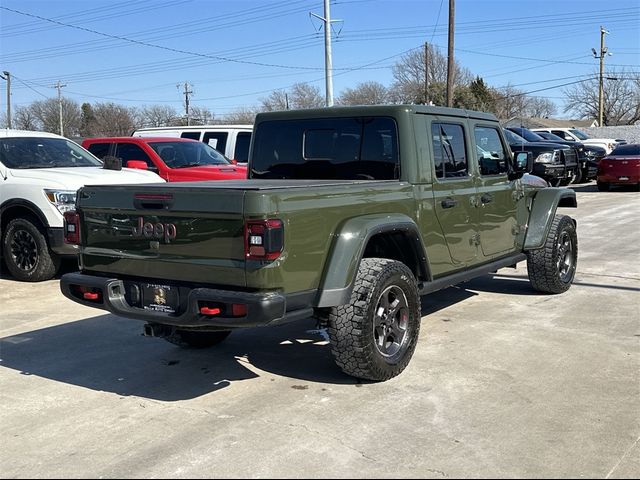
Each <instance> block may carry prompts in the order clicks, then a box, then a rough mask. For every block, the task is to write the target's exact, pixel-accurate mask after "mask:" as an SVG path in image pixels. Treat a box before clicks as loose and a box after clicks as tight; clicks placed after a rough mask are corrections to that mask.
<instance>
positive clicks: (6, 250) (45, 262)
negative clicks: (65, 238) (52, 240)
mask: <svg viewBox="0 0 640 480" xmlns="http://www.w3.org/2000/svg"><path fill="white" fill-rule="evenodd" d="M16 228H21V229H23V230H27V231H28V232H29V233H30V234H31V236H32V237H33V239H34V240H35V242H36V245H37V248H38V260H37V263H36V266H35V268H34V269H33V270H31V271H30V272H25V271H24V270H22V269H21V268H20V267H18V266H17V265H16V264H15V263H14V262H13V259H12V258H11V237H12V236H13V232H14V230H15V229H16ZM2 250H3V256H4V262H5V264H6V266H7V269H8V270H9V272H10V273H11V275H13V276H14V277H15V278H16V279H18V280H21V281H23V282H41V281H43V280H49V279H51V278H52V277H53V276H54V275H55V274H56V273H57V271H58V269H59V268H60V257H59V256H58V255H56V254H55V253H53V252H51V251H50V250H49V243H48V242H47V237H46V234H45V233H44V232H43V231H42V227H41V225H40V223H39V222H38V221H37V220H35V219H32V218H30V217H18V218H14V219H13V220H11V221H10V222H9V223H8V224H7V227H6V229H5V231H4V235H3V237H2Z"/></svg>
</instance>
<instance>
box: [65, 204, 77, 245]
mask: <svg viewBox="0 0 640 480" xmlns="http://www.w3.org/2000/svg"><path fill="white" fill-rule="evenodd" d="M64 243H70V244H72V245H79V244H80V215H79V214H78V212H75V211H70V212H64Z"/></svg>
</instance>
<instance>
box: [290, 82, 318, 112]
mask: <svg viewBox="0 0 640 480" xmlns="http://www.w3.org/2000/svg"><path fill="white" fill-rule="evenodd" d="M291 97H292V100H293V105H294V108H318V107H322V106H324V103H325V102H324V96H323V95H322V94H321V93H320V89H319V88H318V87H317V86H315V85H311V84H309V83H296V84H295V85H293V87H291Z"/></svg>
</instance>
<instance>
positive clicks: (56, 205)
mask: <svg viewBox="0 0 640 480" xmlns="http://www.w3.org/2000/svg"><path fill="white" fill-rule="evenodd" d="M118 168H119V167H118V166H117V165H116V166H115V169H106V168H104V164H103V162H101V161H100V160H98V159H97V158H96V157H94V156H93V155H91V154H90V153H89V152H87V151H86V150H85V149H84V148H82V147H81V146H79V145H78V144H76V143H74V142H72V141H71V140H68V139H66V138H64V137H61V136H59V135H54V134H51V133H44V132H30V131H22V130H8V129H3V130H0V240H1V241H0V256H2V257H3V259H4V262H5V264H6V266H7V268H8V270H9V272H11V275H13V277H14V278H16V279H18V280H23V281H30V282H37V281H41V280H47V279H50V278H51V277H53V276H54V275H55V274H56V272H57V271H58V267H59V266H60V260H61V257H64V256H74V255H76V253H77V251H76V250H77V247H76V246H75V245H68V244H66V243H64V240H63V231H62V230H63V214H64V212H66V211H69V210H73V209H74V208H75V201H76V191H77V190H78V189H79V188H80V187H82V186H85V185H105V184H122V183H125V184H126V183H129V184H140V183H160V182H164V180H163V179H162V178H160V177H159V176H158V175H156V174H155V173H152V172H147V171H142V170H133V169H127V168H123V169H121V170H118Z"/></svg>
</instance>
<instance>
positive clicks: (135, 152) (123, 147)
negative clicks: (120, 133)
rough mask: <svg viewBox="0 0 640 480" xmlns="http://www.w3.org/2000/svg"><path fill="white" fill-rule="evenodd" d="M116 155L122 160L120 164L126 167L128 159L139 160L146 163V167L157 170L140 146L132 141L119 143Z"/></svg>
mask: <svg viewBox="0 0 640 480" xmlns="http://www.w3.org/2000/svg"><path fill="white" fill-rule="evenodd" d="M116 157H119V158H120V159H121V160H122V166H123V167H126V166H127V162H128V161H129V160H141V161H143V162H145V163H146V164H147V168H148V169H149V170H151V171H154V172H157V171H158V169H157V168H156V166H155V164H154V163H153V161H152V160H151V159H150V158H149V155H147V154H146V153H145V152H144V150H142V148H140V147H139V146H138V145H134V144H133V143H119V144H118V146H117V149H116Z"/></svg>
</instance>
